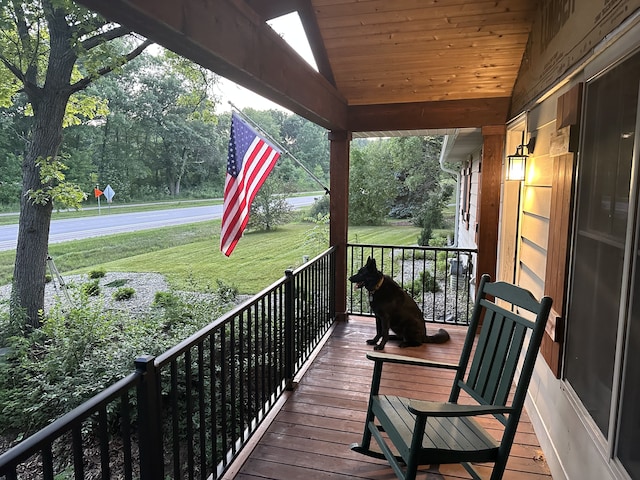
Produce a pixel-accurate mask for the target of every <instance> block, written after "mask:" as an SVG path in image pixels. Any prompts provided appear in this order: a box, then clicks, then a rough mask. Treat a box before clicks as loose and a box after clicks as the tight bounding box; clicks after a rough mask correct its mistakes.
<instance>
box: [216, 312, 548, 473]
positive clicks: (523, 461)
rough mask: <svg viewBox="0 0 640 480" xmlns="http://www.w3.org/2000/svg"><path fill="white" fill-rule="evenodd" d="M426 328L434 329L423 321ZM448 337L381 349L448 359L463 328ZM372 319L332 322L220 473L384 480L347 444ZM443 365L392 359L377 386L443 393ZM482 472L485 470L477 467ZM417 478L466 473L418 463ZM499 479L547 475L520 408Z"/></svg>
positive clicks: (352, 437)
mask: <svg viewBox="0 0 640 480" xmlns="http://www.w3.org/2000/svg"><path fill="white" fill-rule="evenodd" d="M429 328H434V327H433V326H429ZM446 328H447V329H448V330H449V333H450V334H451V341H450V342H448V343H446V344H443V345H423V346H421V347H415V348H406V349H400V348H398V347H397V344H396V342H394V341H390V342H389V343H388V344H387V347H386V349H385V351H387V352H390V353H403V354H406V355H411V356H417V357H423V358H430V359H433V360H438V361H444V362H456V361H457V359H458V356H459V353H460V349H461V348H462V344H463V342H464V335H465V332H466V330H465V329H464V328H463V327H454V326H451V327H450V326H447V327H446ZM374 331H375V325H374V321H373V319H371V318H366V317H351V318H350V319H349V321H348V322H343V323H338V324H337V326H336V328H335V330H334V331H333V333H332V334H331V336H330V338H329V339H328V341H327V343H326V344H325V345H324V346H323V347H322V349H321V350H320V351H319V353H318V355H317V357H316V358H315V360H314V361H313V363H312V364H311V366H310V367H309V369H308V370H307V372H306V373H305V375H304V376H303V377H302V378H301V379H300V381H299V384H298V387H297V389H296V390H295V391H294V392H292V393H291V394H290V395H289V398H288V399H287V401H286V403H284V405H283V406H282V409H281V410H280V412H279V413H278V414H277V416H275V419H274V421H273V422H272V423H271V424H270V425H269V426H268V428H266V432H265V434H264V436H263V437H262V438H261V439H260V440H259V441H257V443H256V445H255V448H254V449H253V451H252V452H251V453H250V455H248V456H247V458H246V461H245V462H244V464H243V465H241V466H240V465H235V466H234V467H235V468H232V469H231V470H230V472H229V473H228V475H226V476H225V478H226V479H232V478H235V479H238V480H255V479H265V478H269V479H283V480H289V479H292V478H301V479H314V480H316V479H376V480H384V479H388V480H392V479H395V478H396V477H395V475H394V473H393V471H392V470H391V468H390V467H389V466H388V464H387V463H386V462H384V461H382V460H376V459H372V458H369V457H366V456H363V455H360V454H357V453H354V452H352V451H351V450H350V449H349V445H350V444H351V443H354V442H358V441H360V438H361V435H362V431H363V428H364V420H365V413H366V407H367V398H368V391H369V387H370V382H371V374H372V366H373V362H371V361H369V360H367V359H366V358H365V354H366V352H368V351H369V350H370V348H371V347H370V346H368V345H366V343H365V339H367V338H370V337H372V336H373V334H374ZM452 378H453V377H452V373H451V372H446V371H440V370H436V371H429V370H427V369H423V370H418V371H417V372H416V370H415V369H414V370H411V367H407V366H405V365H394V366H392V368H390V369H389V370H388V375H383V381H382V388H383V389H384V390H386V391H393V392H396V393H399V394H401V395H407V396H412V397H415V398H422V399H431V400H434V399H436V400H446V398H447V396H448V392H449V388H450V384H451V380H452ZM483 473H484V474H485V475H486V476H487V478H488V475H489V469H488V468H487V469H486V470H484V472H483ZM418 478H419V479H422V480H427V479H430V480H434V479H436V478H437V479H440V480H454V479H463V478H470V477H469V475H468V474H467V472H466V471H465V470H464V469H463V468H462V467H461V466H460V465H439V466H437V465H434V466H432V468H422V469H421V470H420V472H419V475H418ZM504 479H505V480H551V475H550V473H549V469H548V467H547V465H546V462H545V461H544V455H543V454H542V452H541V451H540V448H539V445H538V442H537V439H536V435H535V433H534V431H533V429H532V426H531V423H530V421H529V419H528V417H527V415H526V414H524V415H523V418H522V420H521V422H520V426H519V428H518V433H517V435H516V444H515V445H514V447H513V449H512V453H511V457H510V459H509V462H508V464H507V471H506V473H505V476H504Z"/></svg>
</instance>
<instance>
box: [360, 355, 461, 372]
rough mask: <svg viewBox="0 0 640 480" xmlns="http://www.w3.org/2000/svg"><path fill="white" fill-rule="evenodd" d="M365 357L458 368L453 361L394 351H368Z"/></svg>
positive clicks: (407, 363) (434, 366)
mask: <svg viewBox="0 0 640 480" xmlns="http://www.w3.org/2000/svg"><path fill="white" fill-rule="evenodd" d="M367 358H368V359H369V360H373V361H374V362H385V363H386V362H388V363H400V364H403V365H415V366H419V367H433V368H445V369H448V370H458V365H455V364H453V363H444V362H435V361H433V360H427V359H425V358H416V357H408V356H406V355H396V354H394V353H382V352H369V353H367Z"/></svg>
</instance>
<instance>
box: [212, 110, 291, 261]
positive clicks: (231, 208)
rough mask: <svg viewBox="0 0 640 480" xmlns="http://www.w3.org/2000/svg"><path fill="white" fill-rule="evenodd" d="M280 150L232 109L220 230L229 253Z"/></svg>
mask: <svg viewBox="0 0 640 480" xmlns="http://www.w3.org/2000/svg"><path fill="white" fill-rule="evenodd" d="M281 153H282V152H280V150H278V149H276V148H275V147H274V146H273V145H271V144H270V143H268V142H267V141H266V140H265V139H263V138H262V137H261V136H260V135H258V133H257V132H256V131H255V130H254V129H253V128H251V127H250V126H249V125H248V124H247V123H246V122H245V121H244V120H242V119H241V118H240V116H238V114H237V113H236V112H233V113H232V115H231V137H230V138H229V157H228V161H227V179H226V181H225V185H224V205H223V208H222V230H221V232H220V250H221V251H222V253H224V254H225V255H226V256H227V257H228V256H229V255H231V252H233V249H234V248H235V247H236V244H237V243H238V240H240V237H241V236H242V232H243V231H244V229H245V227H246V226H247V222H248V221H249V211H250V209H251V202H252V201H253V198H254V197H255V196H256V194H257V193H258V190H260V187H261V186H262V184H263V183H264V181H265V180H266V179H267V177H268V176H269V173H270V172H271V170H272V169H273V167H274V165H275V164H276V161H277V160H278V158H279V157H280V154H281Z"/></svg>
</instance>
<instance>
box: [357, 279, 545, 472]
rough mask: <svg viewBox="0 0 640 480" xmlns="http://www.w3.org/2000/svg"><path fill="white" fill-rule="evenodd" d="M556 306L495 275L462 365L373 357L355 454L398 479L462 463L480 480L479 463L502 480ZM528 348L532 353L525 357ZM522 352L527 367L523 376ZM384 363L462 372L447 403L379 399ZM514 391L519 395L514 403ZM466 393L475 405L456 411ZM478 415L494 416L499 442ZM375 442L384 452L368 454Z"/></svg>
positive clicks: (478, 308) (484, 283)
mask: <svg viewBox="0 0 640 480" xmlns="http://www.w3.org/2000/svg"><path fill="white" fill-rule="evenodd" d="M488 296H493V297H495V299H500V300H503V301H504V302H507V303H508V304H509V305H510V306H511V307H509V306H507V307H503V306H500V305H497V304H496V303H495V301H491V300H489V298H488ZM551 303H552V300H551V298H549V297H543V298H542V299H541V300H540V301H539V302H538V301H537V300H536V299H535V298H534V297H533V295H532V294H531V293H530V292H529V291H527V290H524V289H522V288H520V287H517V286H515V285H511V284H508V283H504V282H495V283H490V282H489V276H488V275H483V276H482V279H481V282H480V287H479V290H478V294H477V297H476V301H475V305H474V309H473V314H472V317H471V322H470V325H469V330H468V332H467V336H466V339H465V343H464V346H463V348H462V353H461V356H460V361H459V363H458V364H457V365H453V364H444V363H440V362H432V361H429V360H425V359H416V358H412V357H405V356H401V355H394V354H385V353H381V352H371V353H369V354H367V358H369V359H370V360H373V361H374V362H375V365H374V370H373V380H372V383H371V394H370V397H369V407H368V410H367V419H366V425H365V429H364V434H363V437H362V442H361V443H360V444H353V445H352V446H351V449H352V450H354V451H356V452H360V453H363V454H365V455H369V456H372V457H376V458H386V459H387V461H388V462H389V463H390V465H391V467H392V468H393V470H394V472H395V473H396V475H397V476H398V478H401V479H405V480H413V479H415V477H416V473H417V469H418V466H419V465H433V464H445V463H461V464H462V465H463V466H464V468H465V469H466V470H467V471H468V472H469V473H470V474H471V475H472V477H473V478H474V479H480V478H481V477H480V474H479V473H478V471H477V469H476V468H474V465H472V463H476V462H479V463H484V462H492V463H493V464H494V466H493V472H492V474H491V480H499V479H501V478H502V475H503V473H504V470H505V467H506V464H507V458H508V457H509V452H510V450H511V445H512V443H513V439H514V437H515V434H516V428H517V426H518V421H519V420H520V415H521V412H522V408H523V405H524V401H525V397H526V392H527V388H528V386H529V382H530V380H531V375H532V373H533V368H534V365H535V361H536V357H537V353H538V349H539V347H540V343H541V341H542V336H543V333H544V329H545V324H546V321H547V317H548V315H549V310H550V309H551ZM502 305H504V303H502ZM523 310H526V311H528V312H531V314H530V315H529V318H532V317H535V320H534V321H531V320H528V319H527V318H525V317H523V316H521V315H520V314H519V313H520V312H521V311H523ZM483 312H484V317H483ZM481 321H482V324H481ZM478 331H479V336H478V339H477V345H476V347H475V352H474V353H473V359H471V354H472V351H473V344H474V341H475V340H476V333H477V332H478ZM529 332H531V333H530V335H527V334H528V333H529ZM525 343H526V344H527V345H526V350H523V349H524V348H525V347H524V345H525ZM523 351H524V358H523V362H522V365H521V368H519V369H518V364H519V360H520V356H521V355H520V354H521V352H523ZM470 359H471V363H469V361H470ZM385 363H400V364H405V365H416V366H424V367H435V368H446V369H452V370H456V376H455V380H454V382H453V386H452V389H451V393H450V396H449V401H448V402H446V403H441V402H428V401H420V400H412V399H409V398H402V397H398V396H394V395H380V394H379V389H380V377H381V375H382V367H383V365H384V364H385ZM469 365H470V367H469V368H467V367H468V366H469ZM512 385H515V390H514V392H513V396H512V397H510V392H511V390H512ZM461 390H462V391H464V392H465V393H466V394H468V395H469V396H470V397H471V398H472V399H473V400H474V401H475V402H477V403H476V404H474V405H466V404H465V405H462V404H458V398H459V395H460V391H461ZM479 415H493V416H494V417H495V418H496V419H498V421H500V422H501V423H502V425H503V426H504V429H503V431H502V438H501V439H499V440H496V439H495V438H494V437H493V436H492V435H491V434H490V433H488V432H487V431H486V430H485V429H484V428H483V427H482V426H481V424H480V423H478V422H477V421H476V420H475V419H474V418H473V417H474V416H479ZM383 434H384V435H383ZM372 436H373V438H374V439H375V440H376V442H377V444H378V445H379V447H380V450H381V451H377V450H375V451H374V450H372V449H371V448H370V444H371V437H372Z"/></svg>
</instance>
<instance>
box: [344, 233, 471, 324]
mask: <svg viewBox="0 0 640 480" xmlns="http://www.w3.org/2000/svg"><path fill="white" fill-rule="evenodd" d="M476 253H477V250H475V249H466V248H455V247H417V246H416V247H400V246H388V245H367V244H349V245H348V246H347V270H348V271H347V277H349V276H351V275H353V274H354V273H355V272H357V271H358V269H359V268H360V267H361V266H363V265H364V264H365V263H366V261H367V258H368V257H372V258H374V259H375V260H376V263H377V267H378V270H381V271H382V272H383V273H385V274H387V275H389V276H390V277H391V278H393V279H394V280H395V281H396V282H397V283H398V284H399V285H400V286H401V287H402V288H404V289H405V290H406V291H407V292H408V293H409V294H410V295H411V296H412V297H413V298H414V299H415V300H416V302H417V303H418V306H419V307H420V309H421V310H422V312H423V314H424V317H425V320H426V321H427V322H433V323H456V324H464V325H466V324H468V319H469V316H470V314H471V310H472V308H473V299H474V298H473V297H474V291H473V285H472V280H473V278H474V276H473V265H474V259H475V255H476ZM347 311H348V313H351V314H357V315H372V313H371V309H370V308H369V300H368V295H367V293H366V291H363V290H362V289H356V288H355V285H353V284H350V285H349V286H348V287H347Z"/></svg>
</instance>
